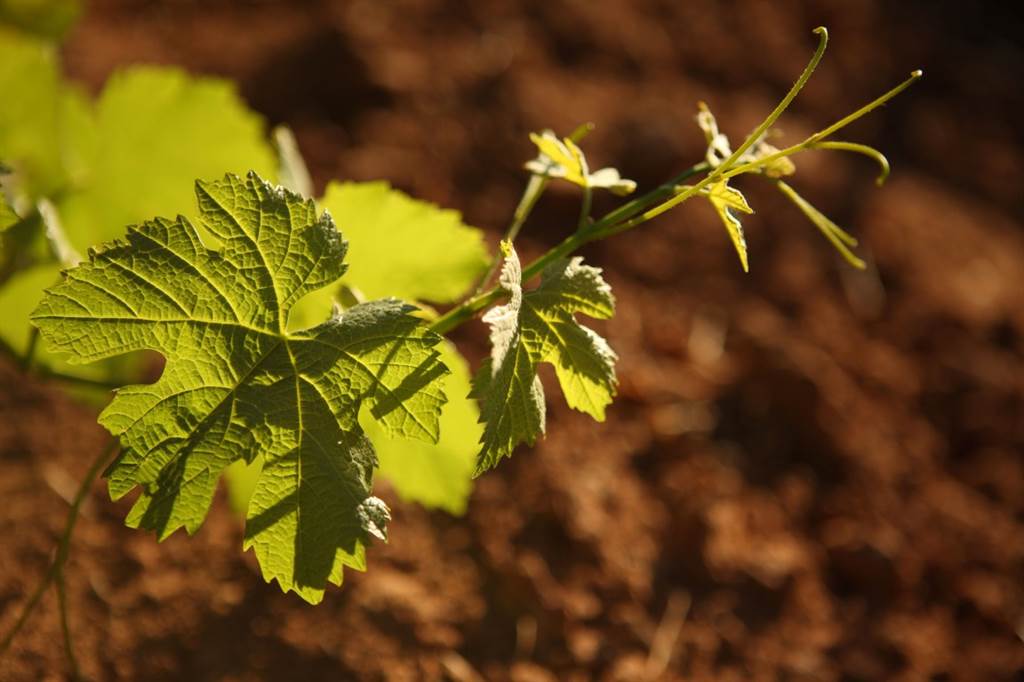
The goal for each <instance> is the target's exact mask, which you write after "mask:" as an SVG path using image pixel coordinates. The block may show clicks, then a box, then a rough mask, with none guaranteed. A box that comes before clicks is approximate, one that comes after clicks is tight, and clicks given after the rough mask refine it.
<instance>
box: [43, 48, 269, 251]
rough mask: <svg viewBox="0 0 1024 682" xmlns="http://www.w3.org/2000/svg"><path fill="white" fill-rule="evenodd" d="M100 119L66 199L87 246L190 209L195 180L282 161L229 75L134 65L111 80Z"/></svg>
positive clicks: (265, 171)
mask: <svg viewBox="0 0 1024 682" xmlns="http://www.w3.org/2000/svg"><path fill="white" fill-rule="evenodd" d="M94 118H95V120H94V124H93V125H94V132H93V138H92V139H91V140H89V141H88V145H87V146H88V149H87V153H88V160H87V161H86V163H85V164H84V165H85V166H86V170H84V171H83V173H82V175H83V177H82V178H81V179H80V180H79V182H78V183H77V187H76V191H74V192H72V193H70V194H69V195H68V196H67V197H66V198H65V199H64V200H63V201H61V202H60V205H59V209H60V214H61V218H62V219H63V221H64V229H65V230H66V231H67V233H68V236H69V238H70V239H71V242H72V244H74V245H75V246H76V247H77V248H78V249H79V250H82V251H84V250H85V249H86V248H88V247H89V246H91V245H93V244H97V243H100V242H102V241H107V240H109V239H113V238H115V237H116V236H117V235H119V234H120V233H121V232H122V230H123V229H124V226H125V225H129V224H132V223H136V222H139V221H140V220H143V219H145V218H147V217H149V216H152V215H175V214H177V213H188V212H189V211H190V209H191V206H192V198H191V193H190V192H189V186H190V184H191V182H192V179H193V178H201V177H212V176H215V175H218V174H220V173H224V172H230V173H245V172H246V171H249V170H254V171H256V172H257V173H259V174H261V175H263V176H269V174H271V173H272V172H273V168H274V165H275V162H274V154H273V151H272V150H271V148H270V145H269V144H268V143H267V142H266V140H265V139H264V130H263V121H262V120H261V119H260V117H259V116H258V115H257V114H255V113H253V112H251V111H249V110H248V109H247V108H246V107H245V105H244V104H243V102H242V101H241V99H240V98H239V97H238V95H237V93H236V92H235V89H234V86H233V85H232V84H231V83H229V82H228V81H224V80H220V79H216V78H200V77H192V76H189V75H188V74H186V73H185V72H184V71H181V70H179V69H169V68H157V67H133V68H131V69H127V70H125V71H121V72H119V73H117V74H115V75H114V76H112V77H111V79H110V80H109V81H108V83H107V85H106V87H105V88H104V89H103V94H102V95H101V96H100V99H99V101H98V102H97V104H96V110H95V115H94Z"/></svg>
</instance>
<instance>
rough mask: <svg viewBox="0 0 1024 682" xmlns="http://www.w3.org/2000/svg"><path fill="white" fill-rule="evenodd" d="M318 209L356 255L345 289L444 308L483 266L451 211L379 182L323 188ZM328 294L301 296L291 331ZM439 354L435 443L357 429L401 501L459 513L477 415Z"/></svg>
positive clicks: (457, 363)
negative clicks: (442, 374)
mask: <svg viewBox="0 0 1024 682" xmlns="http://www.w3.org/2000/svg"><path fill="white" fill-rule="evenodd" d="M320 205H321V206H322V207H323V208H325V209H326V210H328V211H329V212H330V213H331V215H332V216H333V217H334V219H335V220H336V221H337V222H338V224H339V225H340V226H341V228H342V229H343V230H344V233H345V237H346V238H347V239H348V240H349V243H350V244H351V245H352V248H353V249H354V250H355V252H356V253H358V254H359V258H358V259H356V262H355V263H353V264H352V267H351V269H350V270H349V271H348V272H347V273H346V274H345V277H344V280H343V281H344V282H345V283H346V284H347V285H348V287H350V290H356V291H359V292H362V293H363V294H365V295H368V296H379V295H383V294H384V293H385V292H389V291H390V292H392V293H394V294H395V295H398V296H400V297H402V298H408V299H419V300H428V301H435V302H447V301H451V300H454V299H456V298H457V297H459V296H460V295H462V294H463V293H464V292H465V291H466V290H467V289H469V288H470V287H472V286H473V285H474V284H475V283H476V281H477V280H478V279H479V277H480V275H481V274H482V272H483V270H484V269H485V268H486V265H487V258H486V250H485V248H484V245H483V238H482V235H481V233H480V231H479V230H476V229H474V228H471V227H467V226H465V225H463V224H462V222H461V220H460V218H459V214H458V213H457V212H455V211H450V210H446V209H441V208H438V207H437V206H434V205H432V204H428V203H425V202H421V201H416V200H415V199H412V198H410V197H408V196H407V195H405V194H403V193H402V192H399V191H398V190H394V189H391V188H390V187H389V186H388V185H387V183H384V182H368V183H344V184H341V183H332V184H330V185H329V186H328V187H327V192H326V194H325V196H324V198H323V200H322V201H321V202H320ZM337 294H338V290H337V289H323V290H321V291H318V292H314V293H312V294H310V295H309V296H307V297H305V298H304V299H303V300H302V301H300V302H299V304H298V305H297V306H296V308H295V309H294V310H293V311H292V317H291V320H290V324H291V326H292V328H299V327H301V326H303V325H307V324H308V323H309V322H310V321H311V320H315V319H322V318H323V316H324V315H326V314H327V313H328V312H329V311H330V309H331V307H332V305H334V304H335V303H336V302H338V301H336V300H335V299H336V298H338V296H337ZM343 303H344V302H343ZM344 305H345V306H348V305H350V303H344ZM442 352H443V359H444V361H445V364H446V365H448V366H449V367H450V368H451V369H452V376H451V377H450V378H449V380H448V386H449V390H448V391H447V393H448V396H449V402H448V403H447V404H446V405H445V406H444V408H443V411H442V414H441V439H440V441H439V442H437V443H425V442H410V441H409V440H408V439H394V438H392V439H387V440H381V439H378V438H376V434H375V433H374V432H373V431H372V429H373V428H374V427H372V426H371V425H369V424H367V425H366V426H367V433H369V434H370V435H371V437H373V438H374V442H375V443H376V444H377V446H378V454H379V456H380V462H381V474H382V475H383V476H384V477H385V478H386V479H388V481H390V482H391V484H392V485H393V486H394V488H395V490H396V491H397V492H398V494H399V495H400V496H401V497H402V498H403V499H405V500H409V501H414V502H419V503H420V504H423V505H426V506H428V507H438V508H442V509H445V510H447V511H449V512H452V513H461V512H462V511H463V510H465V507H466V501H467V498H468V496H469V493H470V490H471V489H472V475H473V461H474V458H475V455H476V446H475V445H474V444H475V443H476V442H477V441H478V440H479V438H480V433H481V428H480V425H479V423H478V421H479V409H478V408H477V405H476V401H474V400H472V399H471V398H470V397H469V389H470V386H469V380H468V370H466V369H465V367H466V361H465V360H464V359H462V357H461V356H459V354H458V351H456V350H455V349H454V347H452V346H447V345H446V346H444V347H443V351H442ZM229 482H230V486H231V488H229V489H230V490H231V495H232V497H233V498H240V497H243V496H244V495H245V477H244V476H242V475H240V481H239V489H238V490H237V491H236V490H233V488H234V474H232V478H229Z"/></svg>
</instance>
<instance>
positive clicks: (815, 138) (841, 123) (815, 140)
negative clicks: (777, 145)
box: [719, 69, 924, 179]
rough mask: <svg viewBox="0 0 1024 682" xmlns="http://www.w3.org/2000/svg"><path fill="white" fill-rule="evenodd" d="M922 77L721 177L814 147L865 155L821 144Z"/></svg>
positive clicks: (915, 75) (912, 78)
mask: <svg viewBox="0 0 1024 682" xmlns="http://www.w3.org/2000/svg"><path fill="white" fill-rule="evenodd" d="M922 75H924V74H923V72H922V71H921V70H920V69H919V70H917V71H914V72H912V73H911V74H910V77H909V78H908V79H907V80H905V81H903V82H902V83H900V84H899V85H897V86H896V87H895V88H893V89H892V90H889V91H888V92H886V93H884V94H882V95H881V96H879V97H877V98H876V99H874V100H872V101H870V102H868V103H867V104H865V105H864V106H862V107H861V108H860V109H858V110H857V111H855V112H853V113H852V114H850V115H849V116H844V117H843V118H841V119H839V120H838V121H836V122H835V123H833V124H832V125H830V126H828V127H827V128H824V129H822V130H819V131H818V132H816V133H814V134H813V135H811V136H810V137H808V138H807V139H805V140H803V141H801V142H798V143H796V144H794V145H792V146H789V147H786V148H785V149H781V150H779V151H777V152H775V153H774V154H769V155H768V156H765V157H762V158H760V159H757V160H756V161H750V162H748V163H743V164H740V165H738V166H734V167H733V168H730V169H728V170H727V171H726V172H725V174H724V175H723V176H722V177H724V178H726V179H728V178H731V177H734V176H737V175H741V174H743V173H750V172H752V171H756V170H759V169H761V168H764V167H765V166H767V165H768V164H770V163H772V162H773V161H777V160H779V159H782V158H785V157H787V156H792V155H793V154H796V153H797V152H802V151H803V150H805V149H813V148H815V147H820V148H829V145H831V146H832V148H837V149H838V148H840V145H846V146H845V148H846V149H847V150H849V151H861V153H865V152H864V151H862V150H860V149H858V150H853V149H852V147H853V146H858V147H861V146H863V145H854V144H853V143H841V142H830V143H826V142H823V140H825V138H827V137H829V136H830V135H832V134H833V133H836V132H838V131H840V130H842V129H843V128H845V127H846V126H848V125H850V124H851V123H853V122H854V121H856V120H857V119H859V118H861V117H862V116H864V115H866V114H869V113H871V112H872V111H874V110H875V109H877V108H878V107H880V106H882V105H883V104H885V103H886V102H888V101H889V100H891V99H892V98H893V97H895V96H896V95H898V94H900V93H901V92H903V91H904V90H906V89H907V88H909V87H910V86H911V85H912V84H913V83H914V81H916V80H917V79H918V78H920V77H921V76H922ZM865 148H867V149H870V148H869V147H865ZM872 151H873V150H872ZM870 156H873V155H870ZM724 165H725V164H722V166H724ZM722 166H719V168H721V167H722Z"/></svg>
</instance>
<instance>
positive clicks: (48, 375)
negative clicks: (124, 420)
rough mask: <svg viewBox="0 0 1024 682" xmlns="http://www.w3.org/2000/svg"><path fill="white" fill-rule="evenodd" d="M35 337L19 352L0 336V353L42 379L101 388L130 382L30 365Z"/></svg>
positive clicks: (117, 386)
mask: <svg viewBox="0 0 1024 682" xmlns="http://www.w3.org/2000/svg"><path fill="white" fill-rule="evenodd" d="M34 331H35V328H34V327H33V332H34ZM35 338H37V337H36V335H35V334H33V336H32V337H30V338H29V348H28V349H27V350H26V352H25V353H19V352H18V351H17V350H15V349H14V347H13V346H12V345H11V344H9V343H7V341H6V340H5V339H3V338H0V355H6V356H7V357H8V358H10V359H11V360H12V361H13V362H15V363H16V364H18V365H19V366H21V367H22V368H23V369H25V370H26V371H30V372H31V373H32V374H34V375H35V376H38V377H41V378H43V379H53V380H55V381H65V382H67V383H69V384H77V385H79V386H85V387H87V388H102V389H105V390H113V389H115V388H119V387H121V386H124V385H125V384H127V383H131V382H129V381H102V380H100V379H90V378H88V377H78V376H74V375H73V374H64V373H63V372H58V371H57V370H54V369H50V368H49V367H46V366H45V365H35V366H31V363H32V358H33V357H34V349H35V347H36V345H37V342H36V341H35Z"/></svg>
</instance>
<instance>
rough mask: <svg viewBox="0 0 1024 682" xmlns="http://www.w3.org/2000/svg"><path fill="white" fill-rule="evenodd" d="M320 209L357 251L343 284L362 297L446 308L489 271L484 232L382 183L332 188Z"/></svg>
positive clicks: (447, 212)
mask: <svg viewBox="0 0 1024 682" xmlns="http://www.w3.org/2000/svg"><path fill="white" fill-rule="evenodd" d="M320 206H321V207H322V208H324V209H326V210H327V211H329V212H330V214H331V216H333V217H334V220H335V221H336V222H337V223H338V226H339V227H340V228H341V230H342V231H343V232H344V233H345V237H346V238H347V239H348V241H349V243H350V244H351V245H352V248H353V249H355V250H356V251H357V252H358V253H359V259H358V260H357V261H356V262H354V263H352V267H351V269H350V270H349V272H348V274H347V275H346V276H345V282H346V283H348V284H351V285H352V286H354V287H356V288H357V289H359V290H360V291H362V292H363V294H365V295H366V296H367V297H368V298H376V297H379V296H384V295H390V296H397V297H399V298H402V299H407V300H417V301H430V302H433V303H448V302H451V301H454V300H456V299H457V298H458V297H459V296H461V295H462V294H464V293H465V292H466V290H467V289H469V288H470V287H471V286H473V284H474V283H476V280H477V279H478V278H479V277H480V275H482V274H483V272H484V270H485V269H486V268H487V263H488V257H487V249H486V247H485V246H484V241H483V235H482V233H481V232H480V231H479V230H477V229H475V228H472V227H467V226H466V225H464V224H463V223H462V218H461V216H460V215H459V213H458V211H453V210H450V209H443V208H439V207H437V206H435V205H433V204H429V203H426V202H423V201H417V200H416V199H413V198H411V197H409V196H408V195H406V194H404V193H402V192H399V191H398V190H394V189H391V187H389V186H388V184H387V183H386V182H362V183H350V182H346V183H331V184H329V185H328V186H327V190H326V191H325V192H324V197H323V199H321V200H320Z"/></svg>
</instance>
